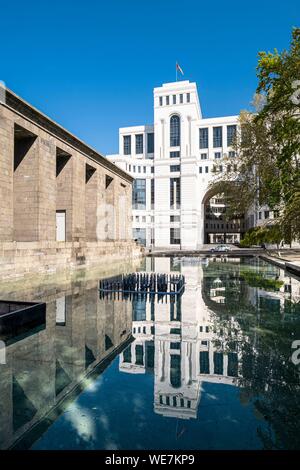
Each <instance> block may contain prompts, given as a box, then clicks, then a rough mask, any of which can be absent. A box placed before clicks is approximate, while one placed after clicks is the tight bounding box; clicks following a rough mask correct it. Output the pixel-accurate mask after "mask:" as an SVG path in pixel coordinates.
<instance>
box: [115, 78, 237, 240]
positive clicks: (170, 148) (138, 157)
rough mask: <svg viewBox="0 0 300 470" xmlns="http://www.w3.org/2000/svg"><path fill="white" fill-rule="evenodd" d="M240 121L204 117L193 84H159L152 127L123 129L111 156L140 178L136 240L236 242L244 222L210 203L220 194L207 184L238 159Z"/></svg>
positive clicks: (135, 198)
mask: <svg viewBox="0 0 300 470" xmlns="http://www.w3.org/2000/svg"><path fill="white" fill-rule="evenodd" d="M237 120H238V116H227V117H217V118H209V119H207V118H203V116H202V111H201V106H200V102H199V98H198V92H197V86H196V83H190V82H189V81H178V82H174V83H166V84H163V85H162V86H161V87H159V88H155V89H154V125H153V126H136V127H126V128H121V129H120V130H119V153H118V154H117V155H109V156H108V157H107V158H109V159H110V160H112V161H113V162H114V163H116V164H117V165H118V166H120V167H121V168H122V169H123V170H125V171H127V172H128V173H130V174H131V175H132V176H133V177H134V178H135V182H134V188H133V207H132V209H133V211H132V217H133V238H135V239H138V240H140V241H141V242H142V243H144V244H145V245H146V246H154V247H156V248H181V249H197V248H199V247H200V246H201V245H202V244H204V243H210V242H222V241H224V242H233V241H236V240H239V238H240V233H241V232H243V231H245V230H244V229H245V227H244V222H243V221H242V220H240V219H238V220H236V221H230V222H229V223H226V222H225V221H224V220H223V217H222V211H220V212H219V213H218V214H217V215H216V214H215V213H216V211H215V210H211V207H207V206H209V201H210V199H211V198H212V196H216V195H215V194H214V192H213V190H212V188H211V187H210V183H211V182H212V181H213V179H214V178H216V175H218V176H219V175H220V173H222V172H225V171H228V169H229V168H228V166H230V165H235V164H236V156H235V152H234V150H233V147H232V144H233V140H234V136H235V134H236V128H237ZM224 159H225V160H224ZM208 213H210V214H213V216H210V217H209V215H208Z"/></svg>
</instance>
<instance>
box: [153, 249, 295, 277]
mask: <svg viewBox="0 0 300 470" xmlns="http://www.w3.org/2000/svg"><path fill="white" fill-rule="evenodd" d="M216 246H218V245H202V246H201V247H200V248H199V250H180V249H174V248H170V249H166V250H159V249H158V248H155V249H153V250H152V251H151V252H150V253H149V255H150V256H199V255H211V254H212V253H211V249H212V248H214V247H216ZM222 254H227V255H230V254H233V255H235V256H253V255H254V256H255V255H256V256H259V257H260V258H262V259H264V260H266V261H269V262H271V263H273V264H275V265H276V266H279V267H280V268H282V269H286V270H288V271H291V272H293V273H294V274H296V275H298V276H300V249H299V248H298V249H292V248H283V249H280V250H264V249H262V248H239V247H238V246H235V245H231V251H229V252H227V253H222V252H219V253H214V255H215V256H216V255H222Z"/></svg>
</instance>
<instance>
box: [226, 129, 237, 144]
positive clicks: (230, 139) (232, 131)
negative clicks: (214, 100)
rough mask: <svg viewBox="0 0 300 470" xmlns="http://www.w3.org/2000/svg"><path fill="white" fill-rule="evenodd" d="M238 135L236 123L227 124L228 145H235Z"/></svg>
mask: <svg viewBox="0 0 300 470" xmlns="http://www.w3.org/2000/svg"><path fill="white" fill-rule="evenodd" d="M235 136H236V125H235V124H234V125H231V126H227V145H228V147H230V145H233V143H234V139H235Z"/></svg>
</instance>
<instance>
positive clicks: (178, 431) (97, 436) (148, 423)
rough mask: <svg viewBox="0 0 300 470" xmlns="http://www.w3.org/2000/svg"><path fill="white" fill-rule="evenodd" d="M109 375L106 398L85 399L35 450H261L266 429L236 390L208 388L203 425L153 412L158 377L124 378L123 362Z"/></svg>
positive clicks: (103, 392) (96, 395)
mask: <svg viewBox="0 0 300 470" xmlns="http://www.w3.org/2000/svg"><path fill="white" fill-rule="evenodd" d="M104 375H105V380H104V381H103V384H102V386H101V393H97V392H96V393H94V394H90V393H85V392H84V393H82V394H81V396H80V397H79V398H78V399H77V400H76V403H75V404H74V405H71V407H70V408H71V410H68V411H67V412H66V413H64V414H63V415H62V416H61V417H60V418H59V419H58V420H57V421H56V422H55V423H54V424H53V425H52V427H51V428H50V429H49V430H48V431H47V433H46V434H45V435H44V436H42V438H41V439H39V440H38V441H37V442H36V444H35V445H34V446H33V448H34V449H48V448H53V449H90V448H100V449H131V448H136V449H143V448H148V449H151V448H160V449H164V448H165V449H170V448H174V449H176V448H177V449H180V448H182V449H217V448H220V449H228V448H230V449H249V448H260V439H259V438H258V436H257V428H258V427H263V428H265V427H266V424H265V423H264V421H261V420H258V419H257V418H256V417H255V416H254V413H253V405H252V404H249V405H247V406H244V405H242V404H241V402H240V397H239V389H238V388H236V387H233V386H230V385H222V384H209V383H203V384H202V387H203V392H202V397H201V402H200V405H199V408H198V417H197V419H195V420H194V419H190V420H177V419H176V418H166V417H163V416H160V415H158V414H156V413H154V412H153V385H154V384H153V376H152V375H148V374H144V375H127V374H124V373H121V372H119V368H118V359H115V361H114V363H113V364H112V365H111V366H110V367H109V369H108V370H107V371H106V372H105V374H104ZM68 415H71V417H69V416H68ZM70 424H71V426H70ZM61 439H62V442H61Z"/></svg>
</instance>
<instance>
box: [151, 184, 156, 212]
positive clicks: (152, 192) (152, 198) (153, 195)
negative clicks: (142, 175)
mask: <svg viewBox="0 0 300 470" xmlns="http://www.w3.org/2000/svg"><path fill="white" fill-rule="evenodd" d="M154 201H155V179H154V178H152V180H151V209H154Z"/></svg>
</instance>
